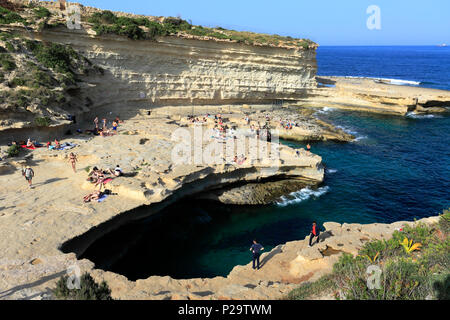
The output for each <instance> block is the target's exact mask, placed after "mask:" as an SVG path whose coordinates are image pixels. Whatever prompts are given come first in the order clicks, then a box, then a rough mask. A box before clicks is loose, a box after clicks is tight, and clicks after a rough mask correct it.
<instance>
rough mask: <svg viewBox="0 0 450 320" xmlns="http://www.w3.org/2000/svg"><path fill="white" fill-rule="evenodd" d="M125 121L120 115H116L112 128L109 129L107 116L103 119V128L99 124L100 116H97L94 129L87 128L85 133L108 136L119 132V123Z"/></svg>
mask: <svg viewBox="0 0 450 320" xmlns="http://www.w3.org/2000/svg"><path fill="white" fill-rule="evenodd" d="M120 123H123V121H122V120H120V118H119V117H116V118H115V119H114V120H113V122H112V128H111V129H108V125H107V120H106V118H103V119H102V128H99V126H98V117H95V119H94V125H95V127H94V129H93V130H86V131H85V133H88V134H93V135H95V136H101V137H108V136H113V135H115V134H116V133H117V128H118V127H119V124H120Z"/></svg>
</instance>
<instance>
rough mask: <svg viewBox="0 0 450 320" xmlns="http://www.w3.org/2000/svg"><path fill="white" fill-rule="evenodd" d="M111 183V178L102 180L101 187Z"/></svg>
mask: <svg viewBox="0 0 450 320" xmlns="http://www.w3.org/2000/svg"><path fill="white" fill-rule="evenodd" d="M111 181H113V179H112V178H108V179H105V180H103V185H105V184H107V183H108V182H111Z"/></svg>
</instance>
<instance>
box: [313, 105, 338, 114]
mask: <svg viewBox="0 0 450 320" xmlns="http://www.w3.org/2000/svg"><path fill="white" fill-rule="evenodd" d="M334 110H336V109H335V108H330V107H324V108H322V109H319V110H317V113H321V114H326V113H330V112H331V111H334Z"/></svg>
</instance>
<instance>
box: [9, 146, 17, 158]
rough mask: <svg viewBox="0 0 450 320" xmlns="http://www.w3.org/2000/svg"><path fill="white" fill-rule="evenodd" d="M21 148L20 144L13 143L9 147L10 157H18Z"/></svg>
mask: <svg viewBox="0 0 450 320" xmlns="http://www.w3.org/2000/svg"><path fill="white" fill-rule="evenodd" d="M19 151H20V148H19V146H18V145H16V144H13V145H12V146H10V147H9V148H8V157H10V158H12V157H17V156H18V155H19Z"/></svg>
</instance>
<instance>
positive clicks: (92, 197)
mask: <svg viewBox="0 0 450 320" xmlns="http://www.w3.org/2000/svg"><path fill="white" fill-rule="evenodd" d="M102 196H103V192H101V191H100V190H97V191H94V192H92V193H90V194H88V195H87V196H84V197H83V200H84V202H91V201H95V200H98V199H100V198H101V197H102Z"/></svg>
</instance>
